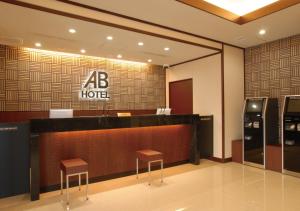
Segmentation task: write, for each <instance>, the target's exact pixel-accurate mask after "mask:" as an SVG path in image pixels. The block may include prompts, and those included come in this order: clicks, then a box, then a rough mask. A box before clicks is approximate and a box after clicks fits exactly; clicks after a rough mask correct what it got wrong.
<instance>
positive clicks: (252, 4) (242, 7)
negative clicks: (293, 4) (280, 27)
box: [204, 0, 279, 16]
mask: <svg viewBox="0 0 300 211" xmlns="http://www.w3.org/2000/svg"><path fill="white" fill-rule="evenodd" d="M204 1H206V2H208V3H210V4H213V5H215V6H217V7H220V8H222V9H224V10H227V11H229V12H232V13H234V14H236V15H238V16H243V15H246V14H248V13H251V12H253V11H255V10H258V9H260V8H263V7H265V6H267V5H270V4H273V3H275V2H277V1H279V0H251V1H249V0H227V1H220V0H204Z"/></svg>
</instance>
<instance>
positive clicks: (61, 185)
mask: <svg viewBox="0 0 300 211" xmlns="http://www.w3.org/2000/svg"><path fill="white" fill-rule="evenodd" d="M63 177H64V176H63V171H62V170H60V195H63V188H64V187H63V183H64V179H63Z"/></svg>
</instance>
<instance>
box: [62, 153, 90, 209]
mask: <svg viewBox="0 0 300 211" xmlns="http://www.w3.org/2000/svg"><path fill="white" fill-rule="evenodd" d="M64 174H65V176H66V191H67V209H69V177H72V176H78V183H79V190H80V186H81V175H82V174H83V175H85V178H86V189H85V196H86V200H88V184H89V172H88V163H87V162H85V161H84V160H82V159H80V158H75V159H70V160H62V161H61V162H60V193H61V195H63V182H64V180H63V177H64Z"/></svg>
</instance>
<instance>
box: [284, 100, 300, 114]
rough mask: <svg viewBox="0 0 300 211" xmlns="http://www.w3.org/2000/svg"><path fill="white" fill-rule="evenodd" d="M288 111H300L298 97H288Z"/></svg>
mask: <svg viewBox="0 0 300 211" xmlns="http://www.w3.org/2000/svg"><path fill="white" fill-rule="evenodd" d="M287 112H288V113H296V112H300V99H289V104H288V108H287Z"/></svg>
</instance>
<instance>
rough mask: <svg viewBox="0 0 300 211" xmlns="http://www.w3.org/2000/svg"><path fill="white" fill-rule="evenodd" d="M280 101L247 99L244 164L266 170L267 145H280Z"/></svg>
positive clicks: (245, 107) (245, 105)
mask: <svg viewBox="0 0 300 211" xmlns="http://www.w3.org/2000/svg"><path fill="white" fill-rule="evenodd" d="M278 115H279V113H278V100H277V99H275V98H268V97H256V98H246V100H245V103H244V113H243V119H244V126H243V163H244V164H246V165H251V166H255V167H259V168H265V148H266V145H267V144H276V143H279V136H278V134H279V126H278V123H279V121H278Z"/></svg>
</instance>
